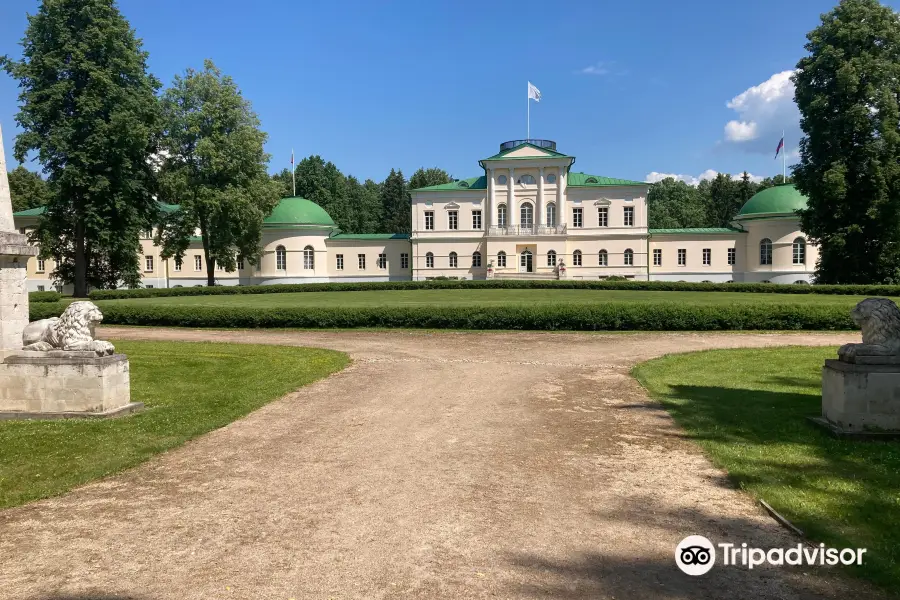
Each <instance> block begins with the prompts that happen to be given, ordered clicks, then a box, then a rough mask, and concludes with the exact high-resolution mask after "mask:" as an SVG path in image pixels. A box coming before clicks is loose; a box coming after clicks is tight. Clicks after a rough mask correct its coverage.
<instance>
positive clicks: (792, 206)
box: [736, 183, 806, 219]
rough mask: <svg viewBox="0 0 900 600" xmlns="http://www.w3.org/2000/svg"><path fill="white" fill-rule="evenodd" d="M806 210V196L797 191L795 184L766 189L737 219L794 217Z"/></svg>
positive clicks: (753, 198)
mask: <svg viewBox="0 0 900 600" xmlns="http://www.w3.org/2000/svg"><path fill="white" fill-rule="evenodd" d="M803 208H806V196H804V195H803V194H801V193H800V192H798V191H797V188H795V187H794V184H793V183H789V184H786V185H785V184H782V185H777V186H775V187H770V188H766V189H764V190H763V191H761V192H759V193H757V194H754V196H753V197H752V198H750V199H749V200H747V203H746V204H744V206H743V207H741V211H740V212H739V213H738V214H737V217H736V218H737V219H741V218H746V219H752V218H756V217H763V216H769V215H793V214H794V213H795V212H796V211H798V210H800V209H803Z"/></svg>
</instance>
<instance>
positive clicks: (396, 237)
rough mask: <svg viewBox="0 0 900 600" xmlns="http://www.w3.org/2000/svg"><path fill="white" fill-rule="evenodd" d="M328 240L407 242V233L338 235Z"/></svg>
mask: <svg viewBox="0 0 900 600" xmlns="http://www.w3.org/2000/svg"><path fill="white" fill-rule="evenodd" d="M328 239H330V240H408V239H409V234H408V233H339V234H337V235H333V236H331V237H330V238H328Z"/></svg>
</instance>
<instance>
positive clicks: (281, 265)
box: [275, 246, 287, 271]
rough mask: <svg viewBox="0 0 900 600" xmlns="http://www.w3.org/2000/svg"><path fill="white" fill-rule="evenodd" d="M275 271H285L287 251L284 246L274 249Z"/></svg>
mask: <svg viewBox="0 0 900 600" xmlns="http://www.w3.org/2000/svg"><path fill="white" fill-rule="evenodd" d="M275 270H276V271H287V249H286V248H285V247H284V246H278V247H277V248H275Z"/></svg>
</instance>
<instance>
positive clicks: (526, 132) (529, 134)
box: [525, 89, 531, 140]
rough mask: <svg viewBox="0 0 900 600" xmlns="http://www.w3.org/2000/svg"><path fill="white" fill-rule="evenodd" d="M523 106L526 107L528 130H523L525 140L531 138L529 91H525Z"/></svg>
mask: <svg viewBox="0 0 900 600" xmlns="http://www.w3.org/2000/svg"><path fill="white" fill-rule="evenodd" d="M525 104H527V105H528V109H527V110H528V128H527V129H526V130H525V139H526V140H528V139H530V138H531V90H530V89H526V90H525Z"/></svg>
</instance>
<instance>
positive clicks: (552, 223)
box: [547, 202, 556, 227]
mask: <svg viewBox="0 0 900 600" xmlns="http://www.w3.org/2000/svg"><path fill="white" fill-rule="evenodd" d="M547 226H548V227H556V205H555V204H553V203H552V202H551V203H550V204H548V205H547Z"/></svg>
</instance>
